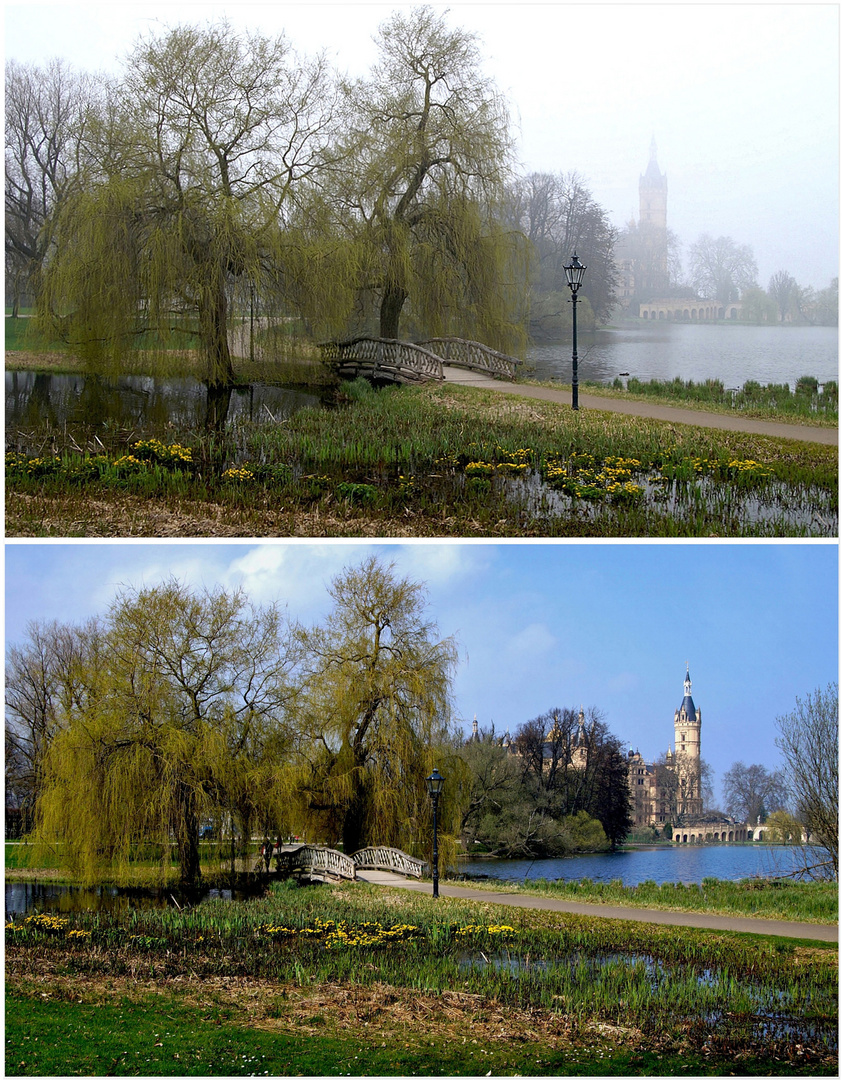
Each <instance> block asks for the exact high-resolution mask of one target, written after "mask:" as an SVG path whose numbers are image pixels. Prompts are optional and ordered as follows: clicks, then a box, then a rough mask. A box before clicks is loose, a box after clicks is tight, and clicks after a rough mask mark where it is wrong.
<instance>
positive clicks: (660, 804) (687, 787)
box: [628, 664, 704, 828]
mask: <svg viewBox="0 0 842 1080" xmlns="http://www.w3.org/2000/svg"><path fill="white" fill-rule="evenodd" d="M673 727H674V730H675V750H672V749H669V750H667V752H666V754H665V755H664V758H663V760H662V761H660V762H652V763H647V762H646V761H645V760H644V758H643V755H642V754H641V753H640V751H639V750H630V751H629V759H628V770H629V789H630V792H631V802H632V816H633V819H634V827H635V828H641V827H643V826H646V825H655V826H656V827H660V826H663V825H665V824H667V823H668V822H669V823H672V822H674V821H676V820H677V819H678V818H685V817H688V816H698V815H701V814H702V813H703V811H704V807H703V803H702V757H701V754H702V710H701V709H697V708H696V706H695V704H694V702H693V695H692V683H691V681H690V667H689V664H688V667H687V674H686V675H685V676H684V698H683V700H682V702H681V705H680V706H679V707H678V708H677V709H676V710H675V718H674V720H673Z"/></svg>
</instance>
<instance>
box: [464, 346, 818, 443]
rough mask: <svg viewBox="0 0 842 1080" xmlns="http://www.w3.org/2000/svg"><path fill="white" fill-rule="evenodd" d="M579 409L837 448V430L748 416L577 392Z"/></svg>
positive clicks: (558, 395) (543, 393) (537, 394)
mask: <svg viewBox="0 0 842 1080" xmlns="http://www.w3.org/2000/svg"><path fill="white" fill-rule="evenodd" d="M444 372H445V376H444V381H445V382H448V383H453V384H454V385H456V386H476V387H479V388H480V389H482V390H496V391H497V392H498V393H503V394H517V395H519V396H520V397H527V398H533V399H535V400H537V401H555V402H557V403H558V404H560V405H571V404H572V391H570V390H551V389H549V388H547V387H543V386H528V385H526V384H524V383H510V382H503V381H502V380H500V379H492V378H490V377H489V376H488V375H483V374H481V373H480V372H477V371H466V370H464V369H462V368H454V367H448V366H447V365H445V366H444ZM579 407H580V408H582V409H598V410H601V411H602V412H615V413H625V414H626V415H627V416H644V417H649V418H650V419H652V420H665V421H666V422H668V423H672V424H692V425H693V426H694V427H705V428H718V429H719V430H720V431H742V432H745V433H747V434H750V435H772V436H774V437H775V438H778V439H797V440H798V441H799V442H813V443H821V444H823V445H825V446H838V445H839V428H838V427H835V428H821V427H810V426H808V425H806V424H782V423H778V422H776V421H772V420H752V419H750V418H749V417H743V416H729V415H728V413H710V412H701V411H697V410H695V409H682V408H678V407H676V406H673V405H655V404H652V403H650V402H648V401H625V400H623V399H621V398H608V397H597V396H596V395H594V394H583V393H581V392H580V393H579Z"/></svg>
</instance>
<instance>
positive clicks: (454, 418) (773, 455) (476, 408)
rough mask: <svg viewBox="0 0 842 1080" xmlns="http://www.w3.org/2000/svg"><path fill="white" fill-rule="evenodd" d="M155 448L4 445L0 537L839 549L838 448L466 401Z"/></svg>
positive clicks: (304, 413)
mask: <svg viewBox="0 0 842 1080" xmlns="http://www.w3.org/2000/svg"><path fill="white" fill-rule="evenodd" d="M340 402H341V403H340V404H339V406H338V407H337V408H333V409H323V408H305V409H302V410H300V411H298V412H296V413H295V414H294V415H293V416H291V417H289V418H288V419H287V420H286V421H285V422H284V423H282V424H277V423H273V422H272V421H271V419H270V418H269V417H268V416H267V417H266V418H265V419H258V420H256V421H254V420H248V419H241V420H239V421H235V422H233V423H230V424H227V425H226V426H225V427H224V428H223V429H222V430H221V431H218V432H213V433H210V434H207V433H205V434H202V435H199V434H198V433H197V432H196V431H195V430H184V431H181V430H178V429H173V428H172V427H171V428H170V430H169V432H168V433H167V435H166V437H165V439H161V438H158V439H157V440H149V439H139V438H137V437H136V435H135V433H133V432H132V431H129V430H125V429H116V430H112V431H111V432H110V433H104V434H103V433H100V434H96V435H95V436H93V437H91V438H90V439H89V440H88V442H85V441H84V440H82V439H80V438H77V437H76V435H74V434H73V433H71V432H69V431H68V432H64V431H60V430H57V429H55V428H54V429H52V430H51V431H46V432H45V431H41V430H28V431H25V430H22V429H19V430H17V431H7V458H6V476H7V532H8V534H9V535H21V536H23V535H168V534H169V533H170V531H171V530H173V529H177V530H179V531H181V532H183V533H184V534H185V535H255V536H260V535H337V536H338V535H381V536H390V535H417V536H448V535H462V536H734V537H739V536H831V535H835V534H836V530H837V515H838V493H837V477H838V467H837V453H836V448H835V447H830V446H827V447H824V446H814V445H811V444H796V443H793V442H790V441H784V440H778V439H772V438H768V437H764V436H752V435H746V434H740V433H735V432H723V431H710V430H704V429H698V428H692V427H678V426H675V425H671V424H666V423H663V422H658V421H654V420H646V419H642V418H638V417H627V416H622V415H617V414H610V413H602V412H597V411H587V412H585V411H583V412H580V413H579V414H576V415H571V414H570V412H569V411H568V410H562V409H559V408H558V407H557V406H555V405H553V404H551V403H545V402H539V401H529V402H524V401H520V400H516V399H511V398H504V399H502V400H501V398H500V396H499V395H496V394H493V393H490V392H483V391H480V390H476V389H472V388H461V387H453V386H445V387H441V386H423V387H391V388H384V389H382V390H379V391H375V390H373V389H372V388H371V387H370V386H369V385H368V384H367V383H363V382H362V381H358V382H357V383H353V384H346V385H344V386H343V387H342V390H341V395H340Z"/></svg>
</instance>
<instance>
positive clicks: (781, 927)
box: [357, 870, 839, 942]
mask: <svg viewBox="0 0 842 1080" xmlns="http://www.w3.org/2000/svg"><path fill="white" fill-rule="evenodd" d="M357 877H358V878H359V879H360V880H361V881H369V882H371V883H372V884H376V885H388V886H391V887H392V888H396V889H408V890H409V891H410V892H421V893H428V894H429V893H430V892H431V891H432V886H431V885H430V883H429V881H414V880H409V879H407V878H403V877H401V876H400V875H398V874H391V873H388V872H387V871H385V870H358V871H357ZM439 895H440V896H449V897H452V898H453V899H458V900H480V901H482V902H484V903H486V904H502V905H505V906H507V907H517V908H533V909H538V910H541V911H560V912H566V913H567V914H570V915H591V916H597V917H598V918H602V919H626V920H628V921H629V922H642V923H655V924H657V925H659V926H695V927H699V928H700V929H702V930H735V931H738V932H740V933H743V934H770V935H771V936H773V937H791V938H808V939H810V940H811V941H837V942H838V941H839V926H838V925H837V924H833V925H823V924H819V923H803V922H784V921H783V920H779V919H750V918H741V917H739V916H733V915H705V914H704V913H703V912H699V911H656V910H654V909H652V908H631V907H620V906H618V905H613V904H579V903H576V902H575V901H572V900H556V899H554V898H553V897H551V896H528V895H527V894H526V893H498V892H489V891H488V890H486V889H475V888H469V887H465V886H462V885H439Z"/></svg>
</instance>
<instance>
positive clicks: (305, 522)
mask: <svg viewBox="0 0 842 1080" xmlns="http://www.w3.org/2000/svg"><path fill="white" fill-rule="evenodd" d="M83 506H84V517H81V516H80V513H79V511H80V499H79V496H78V495H75V496H73V495H61V494H51V495H49V496H46V497H45V496H41V495H28V494H24V493H21V492H15V491H7V492H6V536H14V537H27V536H31V537H34V536H94V537H134V536H145V537H173V536H179V537H186V536H214V537H224V536H275V537H289V536H307V537H320V536H325V537H328V536H329V537H337V536H379V537H403V536H419V535H430V536H456V535H459V536H463V535H477V536H487V535H495V532H498V533H499V535H511V529H512V525H511V523H510V522H507V521H501V522H499V523H498V526H497V529H496V530H495V529H493V528H492V531H491V532H489V530H488V527H487V526H485V525H483V524H481V523H480V522H475V523H474V527H475V530H474V532H472V531H471V522H465V521H464V520H461V519H460V520H457V519H456V518H454V517H442V518H441V519H440V520H438V521H433V522H431V520H430V518H429V517H424V519H423V522H421V521H420V519H419V518H418V516H417V515H415V514H412V513H411V512H407V513H406V514H405V515H404V516H403V517H401V518H387V519H384V518H383V516H382V515H381V516H379V517H369V516H366V515H365V514H361V513H360V512H358V511H353V512H349V513H348V514H347V515H346V516H341V515H340V514H334V513H330V512H324V511H321V510H319V509H316V510H309V511H303V510H295V511H293V510H286V509H284V508H283V507H281V508H279V509H277V510H275V509H270V508H263V509H261V508H259V507H257V508H255V507H248V508H244V507H237V506H229V505H222V504H218V503H212V502H199V501H197V500H193V499H190V500H187V499H184V500H177V499H170V500H168V501H166V502H164V501H162V500H151V499H144V498H142V497H140V496H137V495H126V494H123V493H121V492H110V491H109V492H105V491H103V492H102V494H101V496H100V497H98V498H97V497H94V496H91V495H88V494H86V495H85V500H84V504H83ZM419 524H421V526H422V528H421V529H419Z"/></svg>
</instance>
